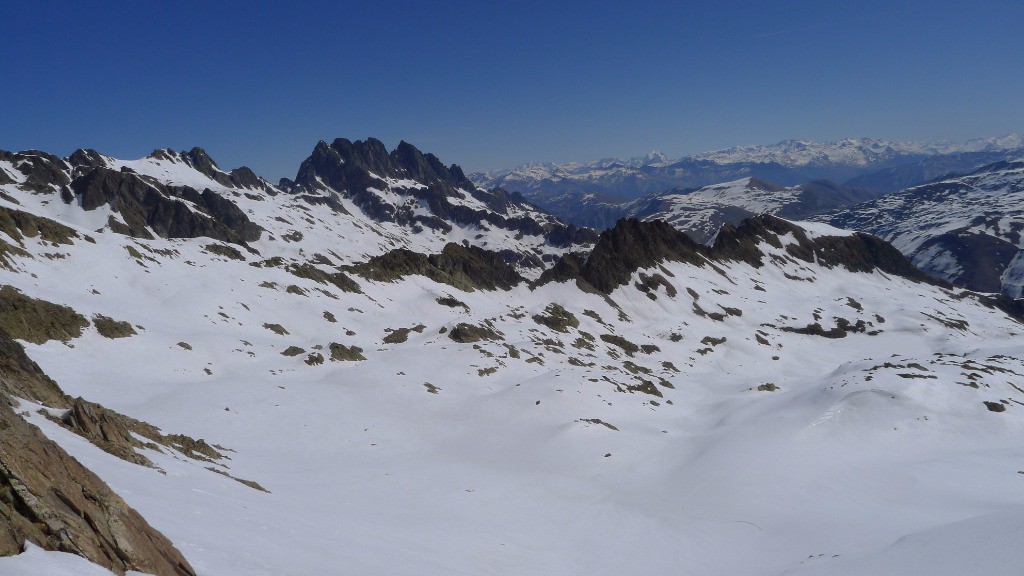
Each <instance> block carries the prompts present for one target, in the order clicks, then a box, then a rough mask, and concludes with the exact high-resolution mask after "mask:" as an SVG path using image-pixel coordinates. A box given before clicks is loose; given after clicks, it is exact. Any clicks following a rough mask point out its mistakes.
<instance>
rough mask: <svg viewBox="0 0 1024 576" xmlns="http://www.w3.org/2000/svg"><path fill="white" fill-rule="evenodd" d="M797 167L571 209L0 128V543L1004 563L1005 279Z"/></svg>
mask: <svg viewBox="0 0 1024 576" xmlns="http://www.w3.org/2000/svg"><path fill="white" fill-rule="evenodd" d="M793 150H796V148H793ZM666 161H667V160H666V159H665V158H664V157H663V156H659V155H654V154H652V155H649V157H648V158H647V159H646V160H644V162H646V163H647V164H646V165H648V166H655V165H662V164H664V163H665V162H666ZM704 161H705V162H713V161H717V160H715V159H712V158H708V159H705V160H704ZM1018 168H1019V167H1015V165H1014V164H1012V163H1008V164H1006V165H993V166H991V167H989V168H988V169H986V170H984V171H981V172H976V173H973V174H971V175H967V176H962V177H956V178H951V179H948V180H944V181H942V182H940V183H936V184H933V185H928V186H924V187H920V188H916V189H911V190H912V191H913V193H912V194H910V196H909V197H910V198H913V203H912V204H911V203H910V201H909V200H906V198H907V196H893V197H890V196H882V197H880V198H877V199H874V200H872V201H871V203H870V204H868V205H864V204H861V206H875V207H877V209H878V210H879V211H882V210H884V209H885V208H884V207H886V206H890V205H892V204H893V203H901V204H900V206H904V205H905V206H907V207H906V208H905V211H906V212H907V213H908V217H910V216H915V215H917V216H919V217H920V218H922V220H921V221H920V222H919V224H920V225H921V227H922V228H927V227H928V226H930V222H933V220H932V219H931V216H929V214H930V213H929V212H928V210H927V209H926V208H927V207H928V206H929V204H928V203H929V202H935V203H938V202H939V201H941V202H948V201H949V198H950V197H951V196H956V195H958V194H959V195H963V196H964V202H966V203H970V202H971V200H970V198H973V197H974V195H985V194H987V195H988V196H991V197H993V198H995V197H1005V198H1010V197H1012V193H1013V191H1014V190H1015V188H1014V187H1013V180H1012V175H1013V174H1015V172H1014V171H1015V170H1017V169H1018ZM817 186H818V187H816V188H807V187H803V188H798V187H795V186H793V185H785V186H783V185H775V184H770V183H769V182H766V181H763V180H757V179H751V178H749V177H743V178H741V179H740V180H735V179H734V180H732V181H730V182H726V183H722V184H715V185H713V186H709V187H707V188H706V189H704V190H703V191H700V190H697V191H693V190H691V191H689V192H684V191H678V190H677V191H675V192H673V193H671V194H668V195H665V196H663V197H659V199H658V200H657V201H656V202H653V203H652V204H648V205H649V206H653V205H656V206H657V209H656V210H653V211H651V212H650V213H647V214H643V215H640V214H636V215H634V216H641V217H625V218H619V219H617V220H615V221H614V222H610V225H609V226H608V227H607V228H606V229H604V230H603V231H600V232H598V231H596V230H591V229H586V228H579V227H577V226H574V225H571V224H567V223H565V222H564V221H562V220H560V219H559V218H557V217H555V216H552V215H550V214H547V213H545V212H544V211H542V210H541V209H539V208H537V207H536V206H534V205H532V204H530V203H529V202H526V201H525V200H524V199H523V198H522V197H521V196H519V195H517V194H515V193H510V192H506V191H505V190H503V189H500V188H492V189H485V188H484V187H481V186H478V185H476V184H474V183H473V182H472V181H470V180H469V179H468V178H467V176H466V175H465V174H464V173H463V171H462V170H461V169H460V168H459V167H458V166H456V165H453V164H448V165H446V164H444V163H442V162H441V161H440V160H439V159H438V158H436V157H435V156H433V155H431V154H428V153H423V152H420V151H419V150H418V149H416V148H415V147H413V146H412V145H410V144H407V143H404V142H403V143H401V144H399V145H398V146H397V147H396V148H395V149H394V150H390V151H389V150H387V148H386V147H385V146H384V145H383V144H382V143H381V142H379V141H377V140H374V139H367V140H362V141H360V140H356V141H350V140H346V139H337V140H334V141H333V142H331V143H329V144H328V143H327V142H320V143H318V144H317V145H316V146H315V147H314V149H313V152H312V154H311V155H310V156H309V158H307V159H306V160H305V161H304V162H302V164H301V166H300V167H299V168H298V170H297V173H296V177H295V178H294V179H288V180H284V181H281V182H278V183H277V184H271V183H269V182H268V181H266V180H264V179H262V178H260V177H258V176H256V175H255V174H254V173H252V171H250V170H247V169H243V168H238V169H233V170H227V171H225V170H224V169H222V168H221V167H219V166H218V165H217V163H216V162H214V161H213V159H212V158H210V157H209V155H207V154H206V153H205V152H204V151H203V150H202V149H200V148H193V149H191V150H189V151H180V152H176V151H172V150H167V149H162V150H158V151H156V152H154V153H153V154H151V155H149V156H147V157H145V158H141V159H135V160H122V159H117V158H113V157H110V156H106V155H104V154H102V153H100V152H97V151H92V150H79V151H76V152H75V153H73V154H72V155H70V156H68V157H67V158H60V157H57V156H54V155H50V154H47V153H44V152H39V151H24V152H17V153H6V152H4V153H0V555H2V556H3V557H0V574H4V573H7V572H12V573H32V572H31V570H35V571H36V572H37V573H54V574H61V575H62V576H63V575H64V574H76V573H89V571H90V570H94V571H95V572H94V573H96V574H107V573H109V572H114V573H118V574H124V573H127V572H130V571H135V572H143V573H152V574H160V575H176V576H180V575H187V574H198V575H202V574H211V575H213V574H216V575H227V576H231V575H249V574H333V573H338V572H339V570H340V571H343V572H351V573H356V574H452V573H459V572H471V573H481V574H565V575H573V574H588V575H591V574H634V573H640V572H643V573H669V574H674V573H685V574H694V575H708V576H710V575H717V574H799V575H802V576H812V575H818V576H832V575H837V574H869V573H870V574H876V573H891V570H889V568H891V567H893V566H898V567H907V566H911V567H916V568H915V569H917V568H919V569H917V572H918V573H943V572H946V573H951V572H950V571H954V572H959V573H984V574H1010V573H1013V572H1012V570H1013V567H1016V566H1019V565H1020V559H1021V555H1020V552H1019V546H1018V545H1017V543H1018V540H1019V536H1020V534H1021V533H1022V530H1024V523H1022V521H1021V518H1024V515H1022V511H1024V496H1021V494H1022V492H1021V490H1020V483H1021V478H1022V476H1021V473H1022V472H1021V471H1022V470H1024V448H1022V447H1021V443H1020V437H1021V434H1022V433H1024V351H1022V350H1021V347H1020V345H1019V344H1017V342H1019V341H1020V339H1021V338H1022V336H1024V323H1022V322H1024V305H1022V303H1021V301H1020V300H1016V299H1014V296H1016V294H1014V293H1013V292H1012V290H1006V289H1003V293H1002V294H998V293H995V292H994V291H993V292H977V291H973V290H970V289H967V288H965V287H964V286H962V284H963V283H965V282H964V281H963V277H961V276H950V275H948V274H945V275H943V277H942V278H940V277H936V276H935V275H933V273H938V272H941V271H942V270H944V269H945V268H942V267H936V266H930V265H929V264H928V263H929V262H933V261H935V259H934V258H932V259H931V260H929V259H928V258H924V257H923V256H921V254H932V253H937V252H936V251H935V249H933V248H928V246H932V245H936V243H937V242H938V241H936V242H933V243H932V244H930V245H928V246H926V244H928V242H929V241H930V240H929V239H930V238H931V237H932V236H928V237H920V238H918V240H920V242H918V244H919V245H920V246H924V248H922V252H921V253H920V254H918V255H914V253H913V250H909V252H910V253H911V257H910V258H908V257H907V256H906V253H907V252H908V249H907V248H906V244H905V243H901V242H903V240H902V238H903V236H900V233H899V232H898V231H897V232H893V233H892V234H890V233H889V232H887V231H885V230H883V229H881V228H872V229H869V228H870V226H868V225H867V224H869V223H880V224H885V223H886V222H888V220H887V219H886V217H885V216H883V215H882V212H875V213H874V214H873V215H872V216H871V221H870V222H869V221H868V220H864V221H858V223H857V224H856V225H852V224H847V223H848V222H850V221H844V220H842V219H841V218H840V217H839V214H840V213H839V212H836V213H834V215H832V216H830V217H829V218H828V219H827V220H828V223H826V222H821V221H803V220H799V221H794V220H792V219H789V218H787V217H786V216H787V214H790V217H791V218H797V217H799V218H804V216H805V214H806V213H805V212H801V211H800V210H803V207H805V206H811V205H814V206H816V207H817V208H815V210H817V209H819V208H820V209H826V208H828V209H832V208H835V207H836V206H837V204H828V202H832V201H833V200H836V199H837V198H838V199H841V200H842V201H843V203H844V205H845V203H846V202H859V201H860V200H862V198H860V197H858V196H857V194H858V192H857V191H856V190H853V189H850V188H842V187H829V186H826V185H824V184H820V185H817ZM687 196H692V198H691V199H690V200H686V198H685V197H687ZM988 196H985V197H988ZM978 197H981V196H978ZM698 200H700V202H698ZM904 201H906V202H907V203H906V204H902V202H904ZM687 202H689V203H687ZM701 202H703V203H701ZM743 202H746V204H744V203H743ZM730 203H731V204H730ZM684 205H685V206H687V207H688V208H686V209H684V208H683V206H684ZM726 205H731V206H733V207H734V208H735V211H734V212H730V213H729V214H728V216H729V218H725V219H722V220H721V221H718V220H716V218H717V216H716V217H715V218H710V217H709V218H706V219H705V218H703V217H701V216H696V215H697V214H704V215H707V214H712V213H715V214H721V213H722V210H724V209H723V208H722V207H723V206H726ZM762 206H767V208H765V209H762ZM965 206H966V204H965ZM1003 208H1006V209H1007V210H1008V209H1009V208H1008V207H1007V206H1003ZM787 209H788V210H793V211H794V212H791V213H789V212H785V211H786V210H787ZM894 213H895V212H894ZM654 214H662V215H669V214H673V215H677V216H680V217H679V218H676V219H675V220H672V219H671V218H668V219H669V220H671V221H669V222H666V221H665V219H662V218H655V217H653V216H654ZM793 214H796V215H793ZM963 214H966V215H965V216H963V217H962V218H960V220H963V222H961V221H960V220H956V221H953V220H948V221H947V220H943V221H942V222H943V224H942V226H941V229H942V230H943V232H942V233H939V232H938V231H937V230H936V231H933V232H932V233H930V234H932V235H933V236H935V237H939V236H941V235H942V234H946V233H951V234H954V235H955V236H957V238H959V240H960V241H961V242H962V243H965V244H966V243H968V242H969V241H970V240H971V239H972V238H973V236H972V235H973V234H976V233H980V232H981V231H982V230H988V231H989V232H993V231H996V230H998V237H999V238H1000V241H1005V242H1008V243H1010V244H1013V242H1015V240H1014V239H1013V238H1015V237H1014V236H1013V230H1014V229H1015V228H1014V224H1013V223H1012V218H1011V219H1010V220H1006V219H997V218H993V217H990V216H986V215H979V214H975V213H973V212H970V211H968V210H967V208H965V209H964V212H963ZM686 215H689V216H686ZM690 216H692V217H690ZM982 216H984V217H982ZM894 218H895V217H894ZM958 218H959V217H958ZM822 219H825V218H822ZM684 221H685V222H691V223H696V222H699V223H701V224H702V225H705V228H704V230H705V232H703V233H701V234H697V236H698V237H696V238H695V237H694V236H692V235H689V234H687V233H686V232H685V231H684V230H683V228H684V227H683V226H681V225H680V223H681V222H684ZM935 221H936V222H937V221H938V220H935ZM712 223H713V225H712ZM839 224H843V227H841V226H838V225H839ZM894 230H896V228H894ZM872 231H874V234H872V233H871V232H872ZM887 238H888V239H892V240H893V243H892V244H890V243H889V242H888V241H887ZM942 246H945V244H942ZM901 250H902V251H901ZM928 250H931V252H928ZM1000 253H1001V252H1000ZM1000 258H1001V256H1000ZM1011 261H1012V259H1011ZM915 264H918V265H920V266H917V265H915ZM1012 269H1013V267H1012V265H1010V264H1007V266H1006V270H1012ZM1004 277H1009V275H1004ZM737 551H740V552H741V553H738V552H737ZM68 553H70V554H71V555H74V556H69V555H68ZM89 563H92V565H90V564H89ZM26 566H27V567H28V568H25V567H26ZM83 566H84V568H83ZM1006 567H1010V571H1007V569H1006ZM16 570H17V571H16ZM25 570H30V571H29V572H25ZM908 573H912V572H908Z"/></svg>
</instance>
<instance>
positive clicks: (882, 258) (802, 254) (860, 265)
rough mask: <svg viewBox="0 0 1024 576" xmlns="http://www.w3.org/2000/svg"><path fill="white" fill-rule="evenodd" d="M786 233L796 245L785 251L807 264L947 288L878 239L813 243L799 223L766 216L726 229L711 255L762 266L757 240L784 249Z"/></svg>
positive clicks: (843, 238) (830, 239) (826, 239)
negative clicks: (877, 274)
mask: <svg viewBox="0 0 1024 576" xmlns="http://www.w3.org/2000/svg"><path fill="white" fill-rule="evenodd" d="M787 234H789V235H792V236H793V237H794V238H795V239H796V244H792V243H790V244H787V245H786V252H787V253H788V254H789V255H791V256H793V257H795V258H799V259H801V260H803V261H805V262H815V261H817V262H818V264H820V265H823V266H826V267H835V266H843V267H845V268H846V269H847V270H849V271H851V272H871V271H873V270H875V269H878V270H881V271H882V272H885V273H887V274H894V275H896V276H902V277H904V278H909V279H911V280H915V281H917V282H927V283H930V284H938V285H943V286H948V283H946V282H943V281H942V280H939V279H937V278H934V277H932V276H929V275H928V274H925V273H924V272H922V271H921V270H919V269H917V268H915V267H914V265H913V264H911V263H910V261H909V260H907V259H906V257H905V256H903V254H902V253H900V251H899V250H897V249H896V248H894V247H893V246H892V245H891V244H889V243H888V242H886V241H885V240H882V239H881V238H878V237H876V236H872V235H870V234H862V233H855V234H851V235H849V236H825V237H821V238H815V239H813V240H812V239H810V238H808V237H807V234H806V233H805V232H804V230H803V229H802V228H800V227H799V226H797V225H796V224H793V223H792V222H789V221H786V220H783V219H781V218H776V217H775V216H769V215H767V214H765V215H762V216H758V217H756V218H748V219H747V220H744V221H743V223H741V224H740V226H739V227H733V226H725V227H723V228H722V230H721V232H719V233H718V238H716V240H715V245H714V246H713V247H712V249H711V254H712V255H713V256H715V257H720V258H727V259H730V260H742V261H744V262H747V263H749V264H751V265H753V266H757V267H760V266H761V265H762V258H763V256H764V255H763V254H762V253H761V252H760V251H759V250H758V249H757V247H756V244H757V243H758V241H764V242H767V243H769V244H771V245H773V246H776V247H782V245H783V244H782V242H781V240H780V239H779V237H780V236H783V235H787Z"/></svg>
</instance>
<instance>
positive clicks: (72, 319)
mask: <svg viewBox="0 0 1024 576" xmlns="http://www.w3.org/2000/svg"><path fill="white" fill-rule="evenodd" d="M87 326H89V321H88V320H87V319H86V318H85V316H82V315H81V314H79V313H78V312H75V311H74V310H73V309H72V308H69V307H67V306H61V305H60V304H53V303H51V302H47V301H45V300H39V299H36V298H31V297H29V296H26V295H24V294H22V293H21V292H19V291H18V290H17V289H16V288H14V287H13V286H0V328H3V329H4V330H5V331H6V332H7V333H8V334H10V335H11V336H12V337H14V338H19V339H22V340H26V341H28V342H32V343H33V344H42V343H44V342H47V341H49V340H61V341H66V340H70V339H72V338H78V337H79V336H81V335H82V329H83V328H85V327H87Z"/></svg>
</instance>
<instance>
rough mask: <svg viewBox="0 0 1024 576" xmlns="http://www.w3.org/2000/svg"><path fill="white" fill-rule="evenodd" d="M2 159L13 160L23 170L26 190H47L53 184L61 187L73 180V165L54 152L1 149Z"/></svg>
mask: <svg viewBox="0 0 1024 576" xmlns="http://www.w3.org/2000/svg"><path fill="white" fill-rule="evenodd" d="M0 160H5V161H7V162H11V163H12V164H14V166H15V167H16V168H17V170H18V171H19V172H21V174H22V175H23V176H24V177H25V182H24V183H23V184H22V185H21V187H22V188H24V189H25V190H29V191H32V192H46V191H48V190H50V189H51V188H50V187H51V186H52V187H57V188H59V187H61V186H65V185H67V183H68V182H70V181H71V179H70V178H69V177H68V173H69V172H70V171H71V167H70V166H69V165H68V164H67V163H66V162H64V160H62V159H60V158H58V157H57V156H54V155H53V154H47V153H46V152H40V151H39V150H25V151H23V152H14V153H12V152H4V151H0ZM5 179H6V180H7V181H8V182H11V181H13V180H12V179H11V178H9V177H7V178H5Z"/></svg>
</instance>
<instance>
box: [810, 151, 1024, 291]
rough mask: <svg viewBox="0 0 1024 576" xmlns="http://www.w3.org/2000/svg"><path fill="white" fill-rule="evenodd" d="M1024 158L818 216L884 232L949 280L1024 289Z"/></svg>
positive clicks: (924, 266)
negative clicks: (1023, 245) (1022, 239)
mask: <svg viewBox="0 0 1024 576" xmlns="http://www.w3.org/2000/svg"><path fill="white" fill-rule="evenodd" d="M1022 201H1024V161H1020V160H1018V161H1013V162H999V163H996V164H992V165H989V166H986V167H984V168H982V169H980V170H977V171H975V172H973V173H971V174H968V175H965V176H956V177H952V178H948V179H945V180H941V181H939V182H934V183H931V184H927V185H924V186H918V187H914V188H909V189H907V190H902V191H900V192H896V193H893V194H888V195H886V196H882V197H881V198H877V199H875V200H872V201H870V202H866V203H863V204H858V205H855V206H852V207H849V208H846V209H843V210H840V211H836V212H832V213H829V214H825V215H822V216H820V217H816V218H815V219H820V220H823V221H826V222H829V223H831V224H833V225H836V226H842V227H844V228H849V229H855V230H863V231H865V232H869V233H871V234H876V235H878V236H881V237H883V238H885V239H887V240H889V241H890V242H892V243H893V245H894V246H896V247H897V248H899V249H900V250H901V251H902V252H903V253H904V254H906V255H907V256H908V257H909V258H910V259H911V260H912V261H913V262H914V264H915V265H917V266H919V267H921V268H922V269H924V270H926V271H928V272H930V273H932V274H934V275H936V276H938V277H941V278H945V279H947V280H949V281H951V282H955V283H957V284H960V285H964V286H967V287H969V288H971V289H973V290H979V291H983V292H1002V293H1004V294H1007V295H1010V296H1013V297H1015V298H1019V297H1021V295H1022V293H1024V260H1022V253H1021V248H1022V243H1021V235H1020V232H1021V230H1024V210H1022V208H1021V205H1022Z"/></svg>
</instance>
